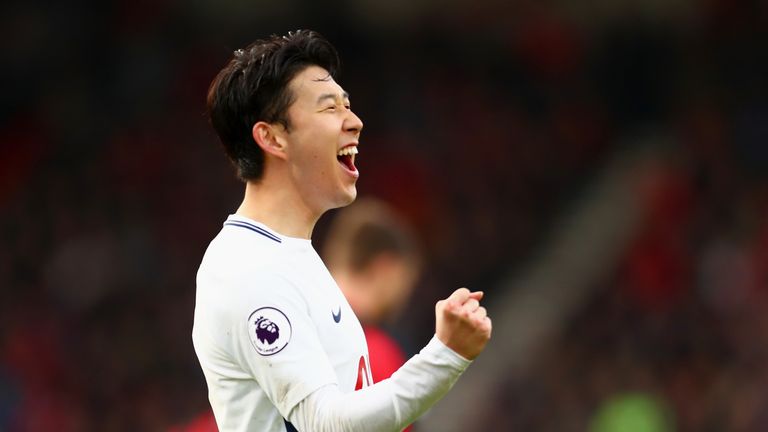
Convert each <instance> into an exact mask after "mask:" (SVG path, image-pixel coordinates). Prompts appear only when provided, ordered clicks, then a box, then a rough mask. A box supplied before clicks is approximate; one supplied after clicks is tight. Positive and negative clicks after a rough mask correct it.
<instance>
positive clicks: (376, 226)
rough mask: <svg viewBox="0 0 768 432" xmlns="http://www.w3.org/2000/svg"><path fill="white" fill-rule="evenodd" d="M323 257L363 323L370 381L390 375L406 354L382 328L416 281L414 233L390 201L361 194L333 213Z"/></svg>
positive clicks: (417, 264)
mask: <svg viewBox="0 0 768 432" xmlns="http://www.w3.org/2000/svg"><path fill="white" fill-rule="evenodd" d="M323 259H324V260H325V263H326V265H327V266H328V270H330V272H331V275H333V278H334V279H335V280H336V283H338V284H339V288H341V291H342V292H343V293H344V296H345V297H346V298H347V301H349V305H350V306H352V310H353V311H355V314H356V315H357V317H358V319H359V320H360V323H361V324H362V325H363V332H364V333H365V339H366V341H367V342H368V354H369V356H370V361H371V374H372V375H373V382H374V383H377V382H379V381H382V380H384V379H387V378H389V377H390V376H392V374H393V373H394V372H395V371H397V369H399V368H400V366H402V365H403V363H405V359H406V357H405V354H404V353H403V350H402V348H400V346H399V344H398V343H397V341H396V340H395V339H394V338H393V337H392V336H391V335H390V334H389V333H388V332H387V330H386V329H385V327H386V324H388V323H391V322H393V321H394V320H395V319H396V318H397V317H398V315H399V314H400V312H401V311H402V309H403V306H404V305H405V303H406V302H407V300H408V298H409V297H410V295H411V292H412V291H413V288H414V286H415V285H416V281H417V280H418V277H419V272H420V270H421V265H422V262H421V261H422V257H421V251H420V247H419V245H418V239H417V237H416V235H414V233H413V231H412V229H411V227H410V226H409V225H408V224H407V222H406V221H405V220H404V219H402V217H401V216H400V215H399V214H397V212H396V211H395V209H394V208H392V207H391V206H390V205H388V204H387V203H385V202H384V201H381V200H377V199H374V198H363V199H360V200H358V201H357V202H355V203H353V204H352V205H350V206H348V207H346V208H344V209H342V210H340V211H339V213H338V214H337V215H336V216H335V217H334V219H333V222H332V224H331V226H330V228H329V230H328V234H327V236H326V240H325V246H324V248H323ZM406 430H410V428H408V429H406Z"/></svg>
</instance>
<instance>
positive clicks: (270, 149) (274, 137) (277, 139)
mask: <svg viewBox="0 0 768 432" xmlns="http://www.w3.org/2000/svg"><path fill="white" fill-rule="evenodd" d="M251 133H252V134H253V140H254V141H256V144H258V145H259V147H261V149H262V150H264V153H266V154H269V155H272V156H275V157H277V158H280V159H285V129H284V128H283V127H282V126H280V125H274V124H270V123H267V122H263V121H260V122H258V123H256V124H255V125H253V129H252V130H251Z"/></svg>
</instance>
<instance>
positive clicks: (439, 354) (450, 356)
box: [421, 335, 472, 371]
mask: <svg viewBox="0 0 768 432" xmlns="http://www.w3.org/2000/svg"><path fill="white" fill-rule="evenodd" d="M421 353H422V354H425V355H429V356H431V357H434V358H437V359H442V360H443V361H445V362H447V363H449V364H450V365H451V366H453V367H455V368H456V369H458V370H461V371H463V370H464V369H466V368H467V367H468V366H469V365H470V364H472V360H467V359H465V358H464V357H463V356H462V355H461V354H459V353H457V352H456V351H454V350H452V349H451V348H448V346H447V345H446V344H444V343H443V342H442V341H441V340H440V339H439V338H438V337H437V335H433V336H432V339H431V340H430V341H429V343H428V344H427V346H425V347H424V348H423V349H422V350H421Z"/></svg>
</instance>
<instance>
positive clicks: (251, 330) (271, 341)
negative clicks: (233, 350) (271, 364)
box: [248, 307, 292, 356]
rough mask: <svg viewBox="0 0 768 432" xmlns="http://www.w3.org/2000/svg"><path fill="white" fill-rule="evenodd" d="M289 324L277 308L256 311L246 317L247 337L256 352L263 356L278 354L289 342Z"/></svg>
mask: <svg viewBox="0 0 768 432" xmlns="http://www.w3.org/2000/svg"><path fill="white" fill-rule="evenodd" d="M291 331H292V329H291V322H290V321H289V320H288V317H287V316H285V314H284V313H283V312H281V311H280V310H279V309H277V308H273V307H263V308H259V309H256V310H255V311H253V313H251V315H250V316H249V317H248V336H249V337H250V339H251V344H252V345H253V347H254V348H255V349H256V352H258V353H259V354H261V355H263V356H271V355H274V354H277V353H279V352H280V351H282V350H283V348H285V347H286V345H288V342H290V341H291Z"/></svg>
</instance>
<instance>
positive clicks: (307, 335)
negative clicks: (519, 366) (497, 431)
mask: <svg viewBox="0 0 768 432" xmlns="http://www.w3.org/2000/svg"><path fill="white" fill-rule="evenodd" d="M192 339H193V343H194V346H195V351H196V353H197V356H198V359H199V361H200V365H201V367H202V369H203V373H204V375H205V379H206V382H207V384H208V398H209V400H210V403H211V406H212V408H213V412H214V415H215V417H216V423H217V425H218V427H219V430H220V431H222V432H227V431H266V432H283V431H285V430H286V424H285V423H286V420H284V419H290V420H291V422H292V423H293V424H294V425H295V426H296V427H297V428H298V430H300V431H326V430H327V431H351V430H356V431H357V430H365V431H395V430H400V429H402V428H403V427H405V426H407V425H408V424H410V423H411V422H413V421H414V420H415V419H416V418H417V417H418V416H419V415H421V414H422V413H423V412H424V411H425V410H426V409H428V408H429V407H430V406H431V405H432V404H434V402H435V401H437V400H438V399H439V398H440V397H442V396H443V395H444V394H445V393H446V392H447V391H448V390H449V389H450V387H451V386H452V385H453V383H454V382H455V381H456V379H457V378H458V377H459V375H460V374H461V373H462V372H463V370H464V369H465V368H466V367H467V366H468V365H469V363H470V362H469V361H467V360H465V359H463V358H462V357H461V356H459V355H458V354H456V353H455V352H453V351H452V350H450V349H449V348H447V347H446V346H445V345H443V344H442V343H441V342H440V341H439V340H438V339H437V338H436V337H435V338H433V340H432V341H431V342H430V343H429V344H428V345H427V346H426V347H425V348H424V349H423V350H422V352H421V353H420V354H418V355H416V356H414V357H413V358H412V359H410V360H409V361H408V362H407V363H406V364H405V365H404V366H403V367H401V368H400V369H399V370H398V371H397V372H395V374H394V375H393V376H392V378H390V379H389V380H385V381H382V382H381V383H377V384H376V385H373V386H370V384H371V383H372V382H373V379H372V377H371V373H370V361H369V360H368V347H367V345H366V342H365V335H364V333H363V329H362V327H361V326H360V323H359V321H358V320H357V317H356V316H355V314H354V313H353V311H352V308H351V307H350V306H349V303H347V301H346V299H345V298H344V296H343V294H342V292H341V290H340V289H339V287H338V286H337V285H336V283H335V281H334V280H333V278H332V277H331V275H330V273H329V272H328V270H327V269H326V267H325V265H324V264H323V262H322V260H321V259H320V257H319V256H318V255H317V253H316V252H315V250H314V248H313V247H312V244H311V242H310V241H309V240H304V239H296V238H290V237H285V236H281V235H278V234H276V233H275V232H274V231H272V230H271V229H269V228H268V227H266V226H264V225H263V224H260V223H258V222H255V221H253V220H250V219H247V218H244V217H241V216H236V215H232V216H230V217H229V218H228V219H227V221H226V222H225V223H224V227H223V228H222V230H221V232H220V233H219V234H218V235H217V236H216V238H215V239H214V240H213V241H212V242H211V244H210V245H209V247H208V250H207V251H206V253H205V256H204V257H203V261H202V263H201V264H200V269H199V271H198V274H197V296H196V305H195V317H194V327H193V330H192ZM356 385H359V386H360V387H363V388H362V389H361V390H360V391H354V390H355V388H356Z"/></svg>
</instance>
